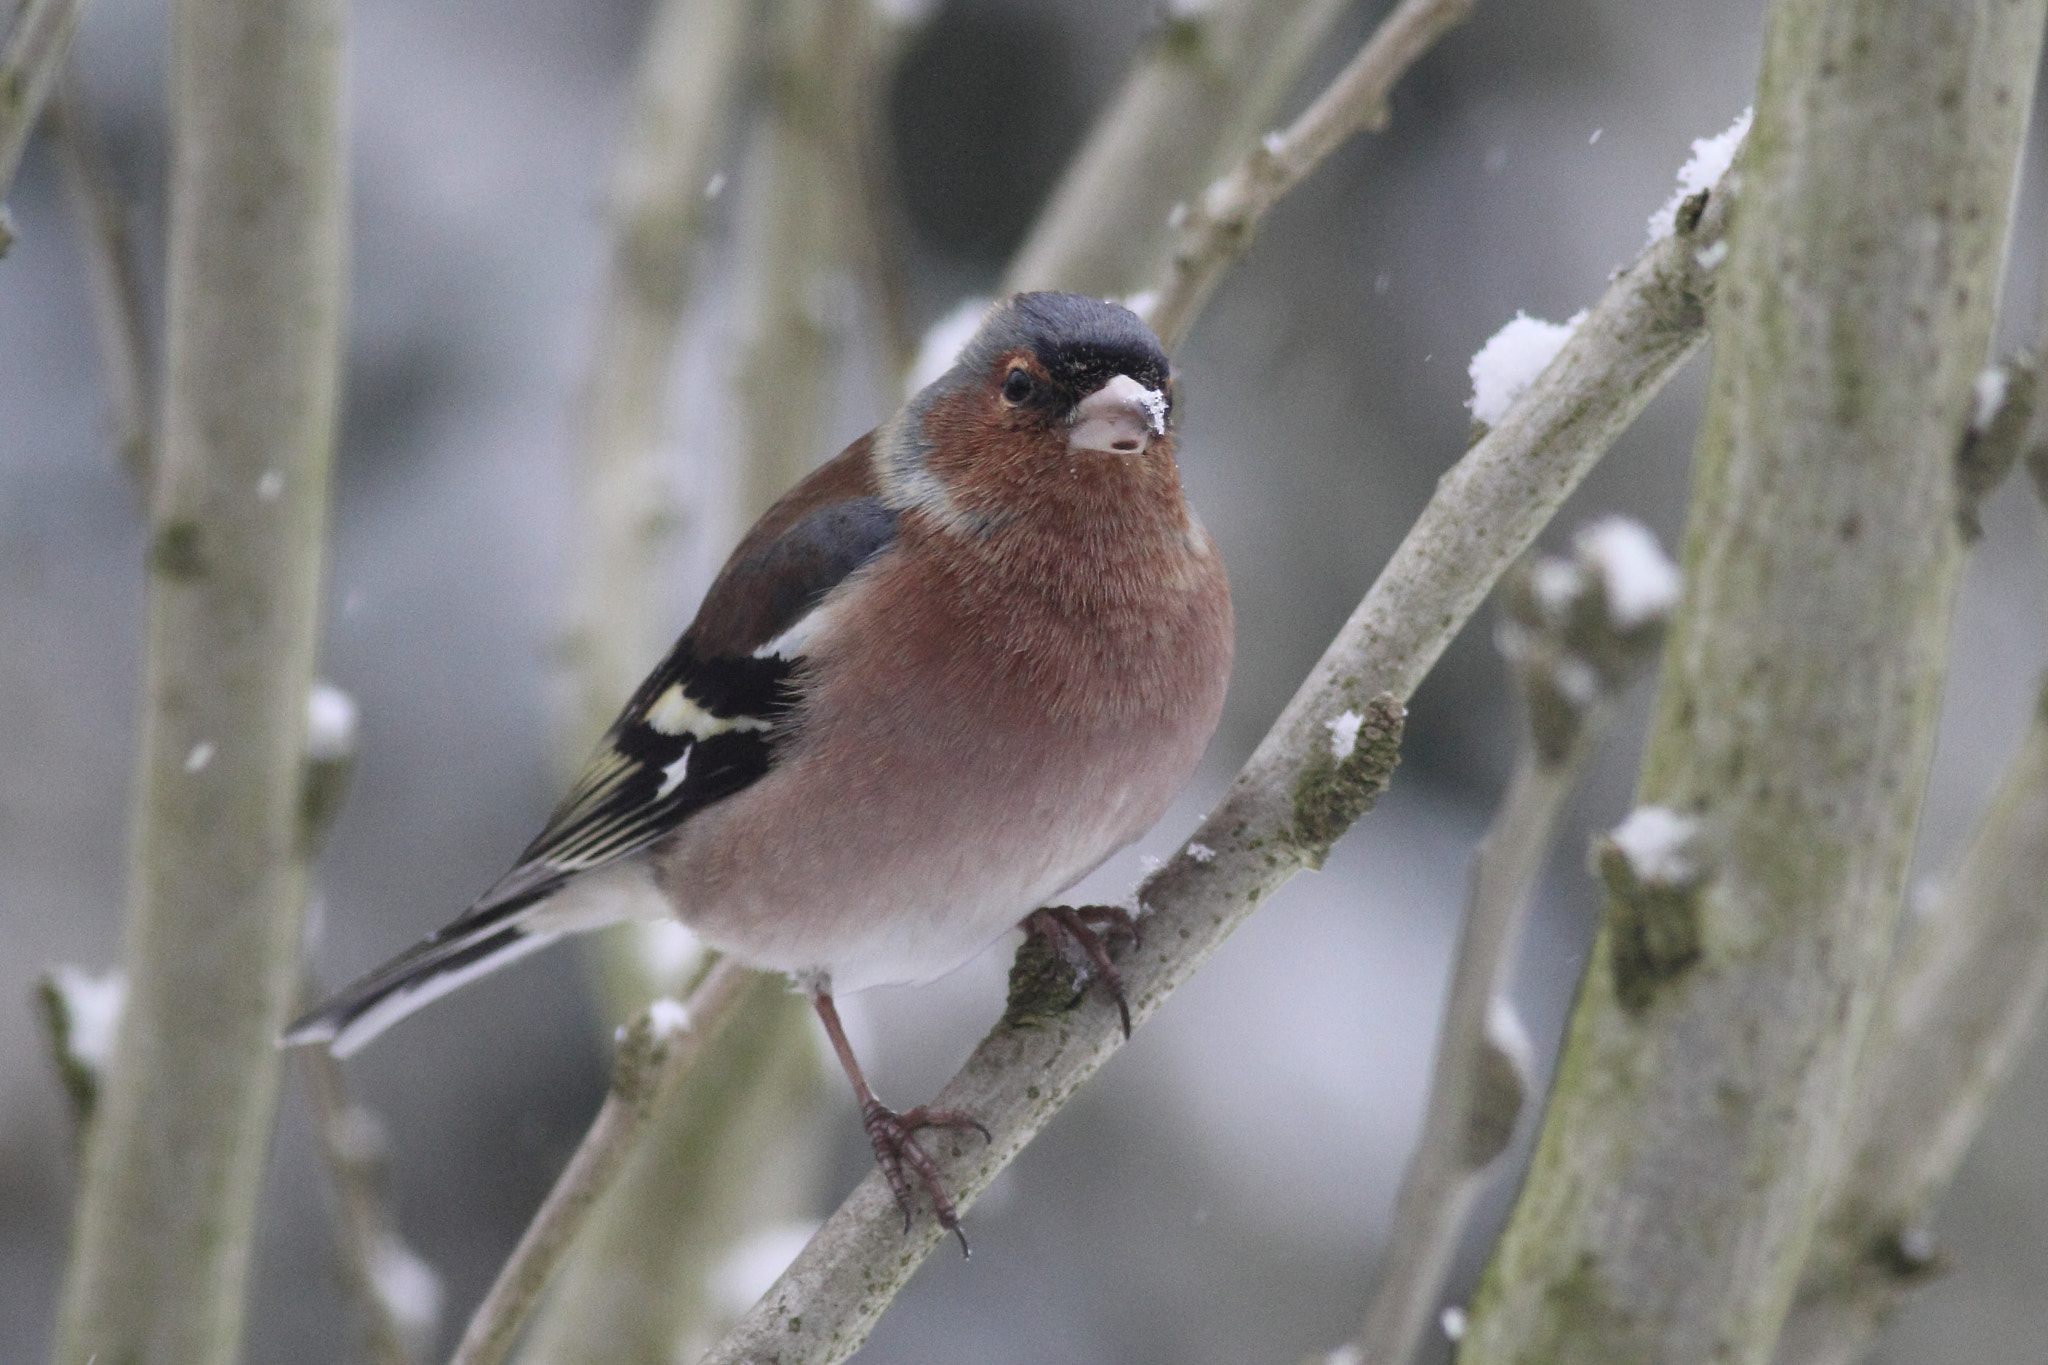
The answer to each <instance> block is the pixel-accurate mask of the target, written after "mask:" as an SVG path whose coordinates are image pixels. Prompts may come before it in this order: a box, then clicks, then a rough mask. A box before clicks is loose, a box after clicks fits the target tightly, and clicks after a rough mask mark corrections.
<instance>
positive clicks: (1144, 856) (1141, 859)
mask: <svg viewBox="0 0 2048 1365" xmlns="http://www.w3.org/2000/svg"><path fill="white" fill-rule="evenodd" d="M1165 866H1166V859H1164V858H1161V857H1159V856H1158V855H1157V854H1152V853H1140V854H1139V855H1138V878H1139V880H1141V881H1142V880H1144V879H1145V878H1147V877H1150V876H1151V875H1152V874H1153V873H1154V872H1157V871H1158V870H1159V869H1160V868H1162V867H1165Z"/></svg>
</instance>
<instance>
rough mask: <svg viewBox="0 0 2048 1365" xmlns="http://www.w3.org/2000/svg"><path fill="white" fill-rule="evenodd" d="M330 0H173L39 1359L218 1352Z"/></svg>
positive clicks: (325, 148) (268, 813) (267, 876)
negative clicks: (125, 777)
mask: <svg viewBox="0 0 2048 1365" xmlns="http://www.w3.org/2000/svg"><path fill="white" fill-rule="evenodd" d="M342 38H343V23H342V10H341V6H340V4H339V3H338V0H182V2H181V4H180V5H179V7H178V9H177V12H176V15H175V18H174V21H173V41H172V156H173V165H172V178H171V215H170V262H169V272H168V274H169V305H168V310H167V317H168V323H167V339H166V345H165V356H166V366H165V381H164V407H163V416H162V421H161V424H160V425H161V432H162V439H161V453H160V468H159V470H158V477H157V486H156V488H155V489H154V490H153V494H152V496H151V498H150V517H151V525H150V533H151V534H150V551H149V561H148V562H149V580H148V606H147V613H148V615H147V619H148V626H147V630H148V635H147V655H146V657H147V664H146V676H145V680H144V687H143V695H144V716H143V727H142V728H143V740H142V748H141V758H140V764H139V773H138V781H137V790H136V807H135V819H136V829H135V838H134V845H133V855H132V857H133V863H132V880H131V897H132V899H131V904H130V910H129V922H128V930H127V939H126V944H125V947H124V950H123V959H124V968H125V971H126V975H127V979H128V982H129V994H128V1001H127V1005H126V1008H124V1009H123V1011H122V1015H121V1025H120V1030H119V1034H118V1041H117V1043H116V1047H115V1055H114V1062H113V1067H112V1072H111V1075H110V1076H109V1077H108V1081H107V1085H106V1087H105V1089H104V1091H103V1093H102V1095H101V1097H100V1105H99V1111H98V1114H97V1115H96V1117H95V1119H94V1122H93V1125H92V1129H91V1133H90V1137H89V1140H88V1144H87V1153H86V1161H85V1168H84V1186H83V1189H82V1192H81V1197H80V1203H79V1211H78V1215H77V1224H76V1229H75V1235H74V1239H73V1246H72V1256H71V1263H70V1266H69V1269H68V1272H67V1275H66V1280H65V1286H64V1296H63V1303H62V1307H61V1311H60V1315H59V1322H58V1331H57V1353H56V1354H57V1358H58V1359H60V1360H65V1361H84V1360H87V1359H91V1358H93V1357H95V1356H97V1358H98V1359H99V1360H101V1361H102V1362H107V1361H117V1360H119V1361H147V1362H150V1365H202V1363H204V1365H212V1363H213V1362H218V1361H221V1360H228V1359H232V1358H234V1356H235V1354H236V1351H237V1343H238V1340H239V1337H240V1333H241V1324H242V1316H243V1285H244V1280H245V1277H246V1273H247V1268H248V1262H249V1249H250V1236H251V1232H252V1229H253V1225H254V1216H255V1208H256V1196H257V1191H258V1188H259V1185H260V1183H261V1177H262V1173H263V1166H264V1153H265V1151H266V1149H267V1147H268V1143H269V1138H270V1131H271V1125H272V1120H273V1113H274V1109H275V1104H276V1094H277V1083H278V1073H279V1061H280V1059H279V1057H278V1054H277V1049H276V1047H275V1040H276V1037H277V1032H278V1029H279V1028H280V1027H281V1026H282V1024H283V1023H284V1017H285V1012H286V1010H287V1009H288V1008H289V1006H290V1005H291V1003H292V1001H293V999H294V996H295V991H296V986H297V982H298V961H299V946H300V931H299V924H300V917H301V913H302V910H303V906H304V901H305V891H306V869H305V863H304V860H303V858H302V856H301V842H300V841H301V837H302V834H301V823H300V797H301V782H302V762H303V758H304V746H305V741H306V732H307V701H306V699H307V695H308V688H309V685H310V683H311V681H312V671H313V658H314V651H315V642H316V640H317V638H318V635H319V619H320V612H319V601H320V584H321V576H322V570H323V559H324V531H325V527H326V518H327V482H328V465H329V457H330V454H331V450H332V443H333V429H334V410H335V394H336V389H337V375H338V370H339V360H340V353H341V345H340V342H341V316H342V281H343V276H344V269H345V259H344V252H343V242H344V239H345V232H344V228H343V213H344V210H345V207H346V202H347V196H346V193H345V188H344V186H345V178H344V177H345V158H344V156H343V147H342V142H343V139H342V98H341V94H342V53H343V41H342Z"/></svg>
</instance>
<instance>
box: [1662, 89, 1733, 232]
mask: <svg viewBox="0 0 2048 1365" xmlns="http://www.w3.org/2000/svg"><path fill="white" fill-rule="evenodd" d="M1752 112H1753V111H1751V110H1748V109H1745V110H1743V111H1742V114H1741V117H1739V118H1737V119H1736V120H1735V122H1733V123H1731V124H1729V125H1728V127H1727V128H1726V129H1725V130H1724V131H1722V132H1720V133H1717V134H1715V135H1714V136H1713V137H1696V138H1694V139H1693V141H1692V157H1691V159H1690V160H1688V161H1687V162H1686V163H1685V164H1684V165H1683V166H1680V167H1679V168H1678V192H1677V193H1675V194H1673V195H1672V196H1671V197H1670V198H1669V199H1667V200H1665V201H1664V206H1663V207H1662V208H1660V209H1658V210H1657V211H1656V212H1655V213H1653V214H1651V215H1650V240H1651V241H1652V242H1661V241H1663V240H1664V239H1665V238H1666V237H1669V236H1670V235H1671V234H1672V232H1673V231H1674V230H1675V229H1676V228H1677V226H1678V206H1679V205H1680V204H1683V203H1684V202H1685V201H1686V200H1687V199H1690V198H1691V197H1692V196H1693V195H1695V194H1698V193H1699V192H1700V191H1701V190H1710V189H1712V188H1714V186H1716V185H1718V184H1720V183H1721V177H1722V176H1724V175H1726V174H1727V173H1728V165H1729V163H1730V162H1732V161H1734V160H1735V152H1736V149H1737V148H1739V147H1740V146H1742V139H1743V138H1745V137H1747V136H1748V135H1749V120H1750V115H1751V113H1752Z"/></svg>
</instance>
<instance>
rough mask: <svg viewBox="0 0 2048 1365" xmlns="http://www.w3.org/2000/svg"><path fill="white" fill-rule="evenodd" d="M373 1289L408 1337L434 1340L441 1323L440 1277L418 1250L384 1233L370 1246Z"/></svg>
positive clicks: (371, 1289) (379, 1300)
mask: <svg viewBox="0 0 2048 1365" xmlns="http://www.w3.org/2000/svg"><path fill="white" fill-rule="evenodd" d="M369 1271H370V1291H371V1292H372V1293H374V1294H375V1295H376V1296H377V1301H378V1302H379V1303H381V1304H383V1305H384V1311H385V1312H386V1313H389V1314H390V1315H391V1321H392V1323H393V1324H394V1325H396V1326H397V1328H398V1329H399V1331H401V1332H402V1333H404V1334H405V1336H406V1337H407V1338H408V1339H409V1340H415V1341H431V1340H432V1339H433V1336H434V1333H435V1330H436V1329H437V1328H439V1327H440V1325H441V1300H442V1291H441V1277H440V1275H439V1274H438V1273H436V1271H435V1270H434V1267H432V1266H430V1265H428V1264H427V1263H426V1262H425V1261H424V1260H422V1259H421V1258H420V1255H419V1253H418V1252H416V1251H414V1250H413V1249H412V1248H411V1247H409V1246H407V1245H406V1244H405V1243H404V1242H402V1241H400V1240H399V1239H398V1238H397V1237H395V1236H392V1235H390V1234H389V1233H387V1234H385V1235H384V1236H382V1237H379V1238H378V1239H377V1243H376V1245H375V1246H374V1247H372V1248H371V1250H370V1265H369Z"/></svg>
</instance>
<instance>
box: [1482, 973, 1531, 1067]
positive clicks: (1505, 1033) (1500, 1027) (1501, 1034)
mask: <svg viewBox="0 0 2048 1365" xmlns="http://www.w3.org/2000/svg"><path fill="white" fill-rule="evenodd" d="M1486 1041H1487V1042H1489V1043H1492V1044H1493V1045H1494V1046H1495V1047H1496V1048H1498V1049H1499V1050H1500V1054H1501V1055H1502V1056H1503V1057H1506V1058H1507V1059H1508V1061H1509V1063H1510V1064H1512V1065H1513V1066H1514V1068H1515V1074H1516V1075H1517V1076H1519V1077H1521V1078H1522V1080H1523V1081H1524V1082H1526V1081H1527V1080H1528V1079H1529V1077H1530V1076H1531V1075H1532V1074H1534V1072H1535V1070H1536V1044H1535V1042H1534V1041H1533V1040H1532V1039H1531V1038H1530V1037H1529V1029H1528V1026H1527V1025H1525V1024H1524V1023H1523V1022H1522V1013H1521V1011H1520V1010H1518V1009H1516V1008H1515V1002H1514V1001H1512V1000H1510V999H1508V998H1507V997H1506V996H1504V995H1496V996H1494V997H1493V998H1492V999H1491V1000H1488V1001H1487V1002H1486Z"/></svg>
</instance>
